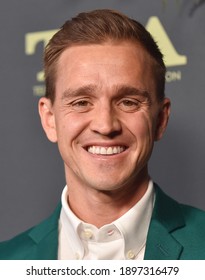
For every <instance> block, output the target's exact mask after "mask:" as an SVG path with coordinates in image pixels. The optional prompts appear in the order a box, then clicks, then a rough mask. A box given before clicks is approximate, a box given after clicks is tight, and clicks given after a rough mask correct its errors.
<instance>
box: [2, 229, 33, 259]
mask: <svg viewBox="0 0 205 280" xmlns="http://www.w3.org/2000/svg"><path fill="white" fill-rule="evenodd" d="M33 228H34V227H33ZM33 228H31V229H29V230H27V231H25V232H23V233H21V234H19V235H17V236H15V237H13V238H12V239H10V240H7V241H3V242H1V243H0V260H18V259H19V260H20V259H27V257H26V255H27V253H28V252H29V253H30V251H31V250H32V248H34V242H33V241H32V239H31V238H29V233H30V232H31V231H32V229H33Z"/></svg>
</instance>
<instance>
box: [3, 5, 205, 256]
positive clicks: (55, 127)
mask: <svg viewBox="0 0 205 280" xmlns="http://www.w3.org/2000/svg"><path fill="white" fill-rule="evenodd" d="M44 61H45V80H46V96H45V97H42V98H41V99H40V101H39V113H40V117H41V121H42V126H43V128H44V130H45V133H46V135H47V137H48V139H49V140H50V141H52V142H56V143H57V144H58V147H59V151H60V154H61V156H62V159H63V161H64V165H65V176H66V183H67V186H66V187H65V189H64V191H63V194H62V202H61V205H59V206H58V208H57V209H56V211H55V213H54V214H53V215H52V216H51V217H50V218H49V219H47V220H46V221H44V222H42V223H41V224H40V225H38V226H36V227H34V228H32V229H29V230H28V231H27V232H24V233H22V234H20V235H18V236H17V237H15V238H13V239H12V240H10V241H6V242H3V243H1V244H0V258H1V259H60V260H61V259H83V260H84V259H85V260H86V259H133V260H142V259H174V260H175V259H205V238H204V236H205V213H204V212H203V211H200V210H197V209H194V208H192V207H189V206H184V205H181V204H178V203H177V202H176V201H174V200H172V199H171V198H169V197H168V196H166V195H165V194H164V193H163V192H162V190H161V189H160V188H159V187H158V186H157V185H156V184H155V183H154V182H153V181H152V179H151V178H150V176H149V172H148V161H149V158H150V155H151V153H152V149H153V145H154V142H155V141H158V140H160V139H161V138H162V136H163V134H164V132H165V129H166V126H167V122H168V118H169V113H170V100H169V99H168V98H166V97H165V96H164V84H165V71H166V69H165V65H164V62H163V57H162V54H161V52H160V51H159V49H158V47H157V45H156V43H155V42H154V40H153V38H152V37H151V35H150V34H149V33H148V32H147V31H146V30H145V28H144V27H143V26H142V25H141V24H140V23H138V22H136V21H134V20H132V19H130V18H128V17H126V16H125V15H123V14H120V13H118V12H116V11H110V10H96V11H91V12H88V13H81V14H79V15H78V16H76V17H75V18H73V19H72V20H70V21H67V22H66V23H65V24H64V25H63V27H62V28H61V29H60V31H58V32H57V33H56V34H55V35H54V37H53V38H52V39H51V41H50V42H49V44H48V46H47V47H46V49H45V60H44Z"/></svg>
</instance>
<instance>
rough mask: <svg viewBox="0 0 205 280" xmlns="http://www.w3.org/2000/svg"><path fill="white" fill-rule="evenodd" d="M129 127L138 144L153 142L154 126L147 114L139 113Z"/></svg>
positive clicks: (129, 123)
mask: <svg viewBox="0 0 205 280" xmlns="http://www.w3.org/2000/svg"><path fill="white" fill-rule="evenodd" d="M127 124H128V125H127V127H128V129H129V130H130V132H131V133H132V134H133V135H134V136H135V138H136V140H137V142H139V141H140V139H142V141H145V140H146V139H147V140H149V139H150V140H151V139H152V138H153V124H152V122H151V120H150V117H149V116H147V115H146V114H143V113H139V114H138V115H137V116H136V117H135V118H133V119H132V121H130V122H127Z"/></svg>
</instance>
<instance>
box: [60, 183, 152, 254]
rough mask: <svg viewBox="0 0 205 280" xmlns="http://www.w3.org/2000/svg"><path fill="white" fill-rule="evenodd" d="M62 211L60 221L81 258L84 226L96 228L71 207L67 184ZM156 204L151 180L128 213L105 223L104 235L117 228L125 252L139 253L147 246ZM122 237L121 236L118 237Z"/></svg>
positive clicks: (74, 249) (63, 195) (63, 194)
mask: <svg viewBox="0 0 205 280" xmlns="http://www.w3.org/2000/svg"><path fill="white" fill-rule="evenodd" d="M61 200H62V211H61V216H60V222H61V224H63V226H64V229H65V234H67V235H68V236H67V238H71V239H72V241H73V242H72V249H73V252H77V254H78V257H79V258H80V259H81V258H83V255H84V248H83V243H82V241H81V239H82V236H81V235H80V232H82V229H83V228H89V227H92V228H94V226H93V225H89V224H87V223H84V222H83V221H81V220H80V219H79V218H78V217H77V216H76V215H75V214H74V213H73V212H72V211H71V209H70V207H69V205H68V203H67V186H65V188H64V190H63V193H62V198H61ZM153 205H154V188H153V182H152V180H150V181H149V184H148V188H147V191H146V193H145V194H144V196H143V197H142V198H141V199H140V201H138V202H137V203H136V204H135V205H134V206H133V207H132V208H131V209H130V210H129V211H128V212H127V213H125V214H124V215H123V216H121V217H120V218H119V219H117V220H116V221H114V222H113V223H112V224H110V225H105V226H103V227H102V228H101V234H100V235H99V236H102V234H103V232H105V230H106V232H107V229H108V230H109V228H110V229H111V228H113V227H115V228H117V230H118V231H119V233H120V234H121V238H124V252H125V258H126V253H127V252H129V251H132V252H133V253H134V254H135V255H137V254H138V253H139V252H140V251H141V249H142V248H143V247H144V246H145V243H146V237H147V232H148V228H149V223H150V219H151V215H152V210H153ZM118 238H120V236H119V237H118Z"/></svg>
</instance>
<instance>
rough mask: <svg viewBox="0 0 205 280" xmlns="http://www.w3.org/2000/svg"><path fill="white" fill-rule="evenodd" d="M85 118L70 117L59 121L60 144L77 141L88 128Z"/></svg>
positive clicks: (58, 134) (64, 117)
mask: <svg viewBox="0 0 205 280" xmlns="http://www.w3.org/2000/svg"><path fill="white" fill-rule="evenodd" d="M86 124H87V122H86V119H85V117H84V116H76V115H68V116H63V117H61V118H59V119H58V121H57V126H56V127H57V136H58V142H59V144H60V143H62V142H64V143H68V142H70V143H71V142H72V141H75V140H77V138H78V136H79V135H80V134H81V133H82V131H83V130H84V129H85V128H86Z"/></svg>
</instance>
